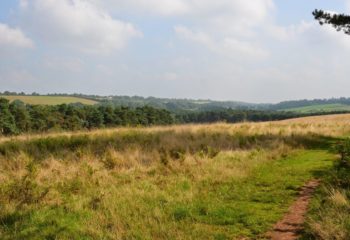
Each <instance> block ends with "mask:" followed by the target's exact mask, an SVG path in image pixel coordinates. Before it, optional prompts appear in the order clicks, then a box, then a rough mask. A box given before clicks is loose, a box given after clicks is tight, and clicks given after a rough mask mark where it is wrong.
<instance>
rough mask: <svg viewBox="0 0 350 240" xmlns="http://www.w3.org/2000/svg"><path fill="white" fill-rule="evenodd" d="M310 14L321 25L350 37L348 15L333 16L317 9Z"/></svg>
mask: <svg viewBox="0 0 350 240" xmlns="http://www.w3.org/2000/svg"><path fill="white" fill-rule="evenodd" d="M312 14H313V15H314V17H315V19H316V20H317V21H318V22H319V23H320V24H321V25H323V24H330V25H332V26H333V27H334V28H335V29H337V31H343V32H344V33H345V34H349V35H350V15H346V14H334V13H329V12H325V11H323V10H318V9H316V10H315V11H314V12H313V13H312Z"/></svg>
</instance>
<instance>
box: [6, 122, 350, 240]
mask: <svg viewBox="0 0 350 240" xmlns="http://www.w3.org/2000/svg"><path fill="white" fill-rule="evenodd" d="M348 123H350V115H334V116H322V117H311V118H301V119H293V120H287V121H279V122H266V123H240V124H226V123H217V124H204V125H180V126H166V127H149V128H117V129H102V130H94V131H90V132H71V133H51V134H43V135H26V136H17V137H11V138H1V139H0V145H6V144H8V147H9V148H10V149H11V148H13V147H14V145H16V144H18V146H19V149H20V150H19V152H11V154H5V155H2V156H0V182H1V183H0V205H1V207H0V220H1V219H5V220H2V221H3V222H6V219H7V218H8V216H10V217H12V218H16V216H20V217H19V220H18V219H17V222H16V224H15V225H14V226H12V225H11V221H13V220H11V218H10V220H9V221H8V222H9V223H7V225H6V226H5V227H6V228H1V226H0V236H1V234H2V233H3V234H4V236H5V234H6V236H9V238H8V239H11V237H12V238H13V239H21V238H22V239H23V238H26V239H31V238H28V235H25V234H26V233H28V232H29V233H31V234H32V235H33V234H34V233H36V234H38V236H39V238H40V236H41V237H43V236H44V235H40V234H45V232H44V231H42V229H41V228H44V229H46V228H45V226H46V225H45V224H44V223H42V222H41V221H42V220H41V219H44V220H45V221H46V222H47V221H49V220H47V219H50V217H51V218H53V220H50V221H54V222H55V224H57V225H58V226H60V227H62V228H63V229H65V228H67V229H66V230H65V231H66V232H69V229H70V228H69V227H68V226H66V222H68V223H69V224H68V225H69V226H71V227H72V228H73V229H70V231H72V233H74V234H83V235H77V236H79V237H82V236H88V237H86V239H213V238H215V239H232V238H234V237H237V238H239V237H241V236H250V237H252V234H257V233H261V232H262V231H264V230H267V229H266V227H268V224H267V225H266V223H264V222H259V221H261V220H260V219H261V218H262V217H261V216H259V214H258V216H255V215H254V214H253V213H251V212H250V211H251V210H250V209H249V206H250V205H249V206H248V207H247V206H245V205H244V204H246V203H245V202H244V201H243V203H242V200H239V199H240V197H242V198H243V199H244V196H250V195H253V196H254V190H255V189H256V188H260V189H262V190H260V191H262V192H264V191H266V192H267V193H268V192H269V191H270V190H269V189H270V188H271V189H273V185H268V183H269V182H272V183H275V182H277V183H276V184H278V180H276V179H277V178H278V177H280V179H281V180H284V181H285V183H284V182H282V183H280V184H281V186H283V187H284V188H283V189H281V191H282V190H283V191H285V192H282V193H281V194H280V195H277V197H280V198H281V199H282V200H281V202H278V203H274V202H273V201H274V200H273V199H274V197H271V199H272V200H271V199H267V200H266V199H265V200H264V201H267V202H266V203H265V202H262V203H261V202H259V199H253V200H251V203H249V204H252V206H254V207H256V208H257V211H259V213H260V214H262V213H264V214H266V216H265V215H264V216H263V219H264V221H274V219H276V216H277V217H278V216H279V215H278V214H281V213H282V212H283V210H280V209H281V207H284V208H287V206H286V204H287V203H288V201H287V202H285V198H287V195H286V196H285V194H289V195H288V198H287V199H291V198H293V196H295V193H296V192H297V191H298V190H297V187H298V186H299V185H300V184H302V181H303V180H304V178H307V177H310V176H309V174H310V173H308V172H305V173H303V174H305V176H303V178H301V179H299V178H297V172H293V171H292V169H293V168H292V167H290V166H284V167H283V168H282V167H281V166H280V165H283V163H284V162H283V161H281V163H280V164H276V166H275V167H276V168H275V169H274V168H272V167H271V171H273V170H276V169H280V170H281V169H282V170H284V171H285V174H287V173H291V176H289V178H290V179H289V178H288V179H287V180H288V181H290V182H288V181H287V180H286V179H284V178H283V177H285V176H279V175H278V174H279V173H274V174H275V175H271V179H270V178H269V174H270V172H269V171H267V170H264V171H265V173H264V174H265V175H266V176H265V177H264V178H263V179H264V181H262V182H260V181H257V182H256V183H255V182H253V183H252V182H248V180H247V179H250V181H255V180H254V179H255V178H258V177H259V174H260V172H259V171H258V169H259V168H261V167H262V166H263V169H265V168H268V167H269V166H270V165H273V163H274V162H276V160H278V159H284V158H286V157H287V156H288V155H291V154H292V153H294V152H296V151H299V150H300V149H303V148H304V147H307V146H306V145H303V143H300V142H299V141H301V140H314V139H316V138H318V137H319V136H333V137H339V136H344V135H349V133H350V124H348ZM78 137H81V139H83V140H85V139H88V140H89V141H87V142H86V145H81V146H79V147H76V148H70V145H69V144H70V143H74V144H76V143H77V142H78V143H79V141H75V140H76V139H77V138H78ZM55 139H56V140H57V139H60V140H62V141H67V144H68V145H65V144H66V143H65V142H64V144H62V145H60V147H62V148H59V149H56V150H55V151H56V152H54V151H52V152H47V150H45V146H51V145H50V144H49V145H45V141H46V140H47V141H49V140H55ZM36 140H42V142H40V141H39V142H35V141H36ZM101 142H102V143H106V146H105V145H101ZM53 143H55V142H53ZM57 143H60V142H57ZM11 144H13V145H11ZM26 144H27V145H26ZM66 146H68V147H66ZM53 147H55V146H53ZM41 148H42V149H41ZM33 149H34V150H33ZM40 151H41V152H40ZM38 154H39V155H40V154H41V155H42V156H40V158H37V156H38ZM305 162H306V161H304V160H300V163H299V162H297V163H298V164H305V167H304V166H303V167H295V169H298V171H299V170H300V171H302V170H303V169H307V168H308V167H309V168H310V169H314V168H315V169H317V170H319V169H318V168H320V167H322V165H321V164H323V162H319V163H317V164H320V166H318V165H317V164H316V166H315V167H313V166H312V164H314V163H313V162H312V161H311V162H310V163H305ZM297 163H295V164H297ZM308 164H309V165H308ZM276 171H277V170H276ZM295 171H296V170H295ZM305 171H306V170H305ZM310 172H311V170H310ZM254 174H257V176H255V175H254ZM294 177H295V178H297V179H294ZM299 181H301V183H300V182H299ZM264 184H265V185H264ZM283 184H286V186H284V185H283ZM244 185H247V186H249V187H248V189H244V188H242V189H244V191H242V192H239V193H238V194H237V195H234V196H231V195H230V193H231V192H234V191H237V190H236V188H238V187H242V186H244ZM291 189H295V190H291ZM239 194H242V196H239ZM269 194H270V195H271V194H272V193H269ZM274 194H275V193H274ZM276 194H278V191H277V193H276ZM226 195H227V196H226ZM342 196H343V195H342V194H341V193H338V192H334V194H332V195H331V198H332V199H333V200H332V201H334V202H336V203H337V204H345V202H347V199H345V198H344V196H343V197H342ZM231 198H233V199H231ZM236 198H238V200H237V199H236ZM235 201H236V202H235ZM273 203H274V204H275V205H273ZM240 204H241V205H243V207H242V211H245V214H246V215H245V216H240V215H239V213H237V214H238V215H237V218H242V219H243V218H244V219H245V221H247V222H249V221H252V223H251V225H252V226H254V227H252V226H246V225H247V223H245V224H246V225H244V224H243V225H242V224H241V223H237V224H234V223H232V224H231V225H232V226H231V225H229V224H228V223H227V226H226V225H225V224H226V223H225V221H224V220H225V218H228V217H227V216H226V215H225V214H226V212H229V213H230V214H232V215H235V214H236V212H235V211H233V210H232V209H236V208H237V206H240ZM255 204H256V205H255ZM263 204H266V206H265V205H263ZM347 204H348V203H347ZM221 205H222V206H221ZM220 207H222V209H224V210H225V211H221V210H220ZM269 207H270V208H271V209H274V211H272V210H269V209H268V208H269ZM52 209H53V210H54V211H57V212H58V213H59V212H60V211H61V209H63V210H62V211H63V212H64V215H63V216H61V217H60V218H62V219H63V220H62V221H63V222H60V218H59V217H57V216H56V215H57V214H58V213H57V212H54V214H53V215H52V216H51V215H50V214H52V213H51V212H50V211H52ZM266 209H267V210H266ZM276 209H277V210H276ZM209 210H211V211H212V212H213V213H211V214H212V215H211V216H210V217H209ZM230 211H231V212H230ZM36 213H37V214H39V215H40V214H41V215H40V217H38V218H35V217H34V216H36V215H35V214H36ZM22 214H23V215H22ZM26 214H29V215H30V217H26V216H27V215H26ZM69 214H73V215H74V214H76V215H78V217H73V219H74V220H71V219H70V218H69V217H68V216H70V215H69ZM269 214H271V216H270V215H269ZM221 215H223V216H222V217H220V216H221ZM74 216H75V215H74ZM57 218H59V219H57ZM33 219H34V220H33ZM213 219H214V220H215V219H216V220H215V221H218V222H219V223H217V222H215V221H214V220H213ZM232 219H234V217H231V216H230V218H229V220H230V221H232ZM256 219H259V220H256ZM242 221H243V220H242ZM254 221H258V222H257V223H255V222H254ZM21 224H22V225H21ZM75 224H80V225H77V226H75ZM254 224H255V225H254ZM28 226H29V227H28ZM74 226H75V228H74ZM315 227H317V226H316V225H315ZM7 228H9V229H11V231H12V232H18V234H22V235H16V238H14V236H15V235H11V234H12V233H11V231H10V232H9V231H6V229H7ZM48 228H49V227H48ZM4 229H5V230H4ZM23 229H24V230H25V231H24V230H23ZM33 229H34V230H35V229H38V232H35V231H34V230H33ZM15 230H16V231H15ZM1 231H3V232H1ZM30 231H34V232H30ZM237 231H238V232H237ZM222 234H224V235H222ZM45 236H46V235H45ZM220 236H228V237H229V238H220ZM79 237H77V238H79ZM57 239H69V237H65V236H64V235H60V237H58V238H57Z"/></svg>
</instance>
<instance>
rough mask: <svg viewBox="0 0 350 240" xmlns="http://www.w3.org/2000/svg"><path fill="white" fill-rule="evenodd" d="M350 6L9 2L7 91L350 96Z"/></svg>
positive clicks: (4, 52) (1, 56)
mask: <svg viewBox="0 0 350 240" xmlns="http://www.w3.org/2000/svg"><path fill="white" fill-rule="evenodd" d="M315 8H321V9H325V10H330V11H336V12H349V13H350V1H349V0H332V1H329V0H308V1H305V0H293V1H285V0H251V1H246V0H217V1H212V0H21V1H13V0H2V1H1V2H0V91H5V90H10V91H25V92H33V91H36V92H40V93H54V92H65V93H74V92H77V93H87V94H101V95H109V94H113V95H141V96H156V97H172V98H196V99H197V98H201V99H208V98H210V99H217V100H239V101H248V102H278V101H282V100H289V99H304V98H309V99H310V98H329V97H340V96H345V97H349V94H348V90H347V89H349V88H350V81H348V76H349V74H350V66H349V65H350V63H349V61H348V60H347V59H348V56H349V54H350V36H346V35H345V34H342V33H339V32H336V31H335V30H334V29H332V28H331V27H327V26H325V27H320V26H319V25H318V24H317V22H315V21H314V20H313V19H312V15H311V12H312V11H313V10H314V9H315Z"/></svg>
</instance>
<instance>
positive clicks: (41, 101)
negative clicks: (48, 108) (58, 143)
mask: <svg viewBox="0 0 350 240" xmlns="http://www.w3.org/2000/svg"><path fill="white" fill-rule="evenodd" d="M0 97H2V98H6V99H8V100H10V101H14V100H20V101H22V102H24V103H26V104H32V105H58V104H70V103H82V104H86V105H94V104H96V103H97V101H93V100H89V99H85V98H78V97H71V96H64V97H63V96H62V97H61V96H4V95H0Z"/></svg>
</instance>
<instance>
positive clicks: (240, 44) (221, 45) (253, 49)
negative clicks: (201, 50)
mask: <svg viewBox="0 0 350 240" xmlns="http://www.w3.org/2000/svg"><path fill="white" fill-rule="evenodd" d="M175 32H176V34H177V35H178V36H179V37H180V38H182V39H184V40H189V41H191V42H194V43H199V44H201V45H203V46H205V47H207V48H208V49H209V50H211V51H213V52H215V53H217V54H220V55H223V56H226V57H231V58H237V56H239V58H240V59H243V58H246V57H248V58H250V59H251V58H252V57H253V58H265V57H268V55H269V53H268V51H267V50H265V49H263V48H261V47H260V46H257V45H255V44H253V43H251V42H249V41H241V40H238V39H236V38H233V37H225V38H223V39H219V40H215V39H213V38H212V37H211V36H210V35H209V34H207V33H204V32H194V31H192V30H191V29H189V28H187V27H184V26H176V27H175Z"/></svg>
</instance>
